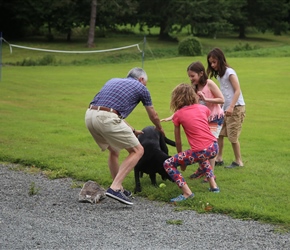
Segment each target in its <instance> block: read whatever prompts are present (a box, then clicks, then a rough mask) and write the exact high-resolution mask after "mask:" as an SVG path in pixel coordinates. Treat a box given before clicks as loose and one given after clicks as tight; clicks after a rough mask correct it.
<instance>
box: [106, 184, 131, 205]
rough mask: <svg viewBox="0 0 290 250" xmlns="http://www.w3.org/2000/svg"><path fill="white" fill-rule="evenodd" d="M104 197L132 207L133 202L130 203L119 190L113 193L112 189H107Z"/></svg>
mask: <svg viewBox="0 0 290 250" xmlns="http://www.w3.org/2000/svg"><path fill="white" fill-rule="evenodd" d="M106 196H108V197H110V198H113V199H115V200H117V201H119V202H122V203H124V204H126V205H133V202H131V201H130V200H129V199H128V198H127V196H126V195H125V194H124V193H123V192H122V191H121V190H118V191H114V190H113V189H111V188H108V190H107V192H106Z"/></svg>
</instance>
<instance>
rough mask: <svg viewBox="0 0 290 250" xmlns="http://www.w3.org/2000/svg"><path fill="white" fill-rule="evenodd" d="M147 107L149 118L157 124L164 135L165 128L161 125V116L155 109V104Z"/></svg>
mask: <svg viewBox="0 0 290 250" xmlns="http://www.w3.org/2000/svg"><path fill="white" fill-rule="evenodd" d="M145 109H146V111H147V114H148V116H149V119H150V120H151V121H152V123H153V124H154V125H155V127H156V129H157V130H159V131H160V132H161V133H162V134H163V135H164V130H163V128H162V126H161V123H160V119H159V116H158V114H157V112H156V111H155V109H154V107H153V106H145Z"/></svg>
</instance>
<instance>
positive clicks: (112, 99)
mask: <svg viewBox="0 0 290 250" xmlns="http://www.w3.org/2000/svg"><path fill="white" fill-rule="evenodd" d="M139 102H142V103H143V105H144V106H152V100H151V95H150V93H149V91H148V89H147V88H146V86H144V85H143V84H142V83H141V82H139V81H138V80H136V79H134V78H132V77H128V78H113V79H111V80H109V81H108V82H106V84H105V85H104V86H103V88H102V89H101V90H100V92H99V93H97V94H96V96H95V97H94V99H93V100H92V101H91V103H90V105H93V106H104V107H107V108H112V109H115V110H117V111H118V112H119V114H120V115H121V116H122V117H123V118H126V117H127V116H128V115H129V114H130V113H131V112H132V111H133V109H134V108H135V107H136V106H137V105H138V103H139Z"/></svg>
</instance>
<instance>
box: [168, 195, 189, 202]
mask: <svg viewBox="0 0 290 250" xmlns="http://www.w3.org/2000/svg"><path fill="white" fill-rule="evenodd" d="M193 197H194V193H192V194H191V195H190V196H188V197H187V198H185V197H184V196H183V194H181V195H179V196H177V197H176V198H172V199H171V200H170V201H171V202H179V201H185V200H187V199H191V198H193Z"/></svg>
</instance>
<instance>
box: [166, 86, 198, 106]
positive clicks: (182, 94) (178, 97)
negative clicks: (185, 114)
mask: <svg viewBox="0 0 290 250" xmlns="http://www.w3.org/2000/svg"><path fill="white" fill-rule="evenodd" d="M197 100H198V99H197V95H196V93H195V90H194V88H193V86H191V85H189V84H186V83H180V84H179V85H177V86H176V87H175V88H174V89H173V91H172V93H171V102H170V109H171V110H172V111H173V112H176V111H177V110H179V109H181V108H183V107H184V106H189V105H192V104H195V103H197Z"/></svg>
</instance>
